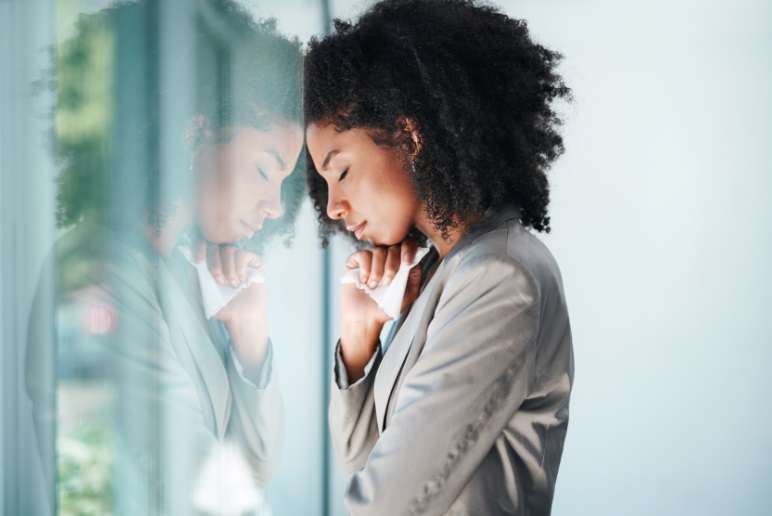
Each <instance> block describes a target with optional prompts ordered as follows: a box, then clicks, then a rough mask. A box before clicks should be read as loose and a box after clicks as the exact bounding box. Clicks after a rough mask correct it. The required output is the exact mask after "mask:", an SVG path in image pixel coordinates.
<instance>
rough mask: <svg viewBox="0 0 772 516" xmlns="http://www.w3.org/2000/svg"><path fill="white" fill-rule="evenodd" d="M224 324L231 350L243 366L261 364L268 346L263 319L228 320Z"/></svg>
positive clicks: (247, 367) (250, 366) (248, 366)
mask: <svg viewBox="0 0 772 516" xmlns="http://www.w3.org/2000/svg"><path fill="white" fill-rule="evenodd" d="M224 324H225V330H226V331H227V332H228V337H229V338H230V340H231V343H232V345H233V350H234V351H235V353H236V356H237V357H238V358H239V361H240V362H241V364H242V365H243V366H244V368H245V369H251V368H254V367H258V366H259V365H260V364H262V361H263V358H264V357H265V351H266V349H267V347H268V328H267V325H266V324H265V321H258V320H245V321H229V322H226V323H224Z"/></svg>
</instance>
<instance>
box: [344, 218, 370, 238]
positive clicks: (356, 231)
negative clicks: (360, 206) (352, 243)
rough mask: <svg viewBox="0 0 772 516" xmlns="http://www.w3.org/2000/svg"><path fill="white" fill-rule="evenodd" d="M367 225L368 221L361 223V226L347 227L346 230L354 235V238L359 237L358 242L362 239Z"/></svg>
mask: <svg viewBox="0 0 772 516" xmlns="http://www.w3.org/2000/svg"><path fill="white" fill-rule="evenodd" d="M366 225H367V221H364V222H360V223H359V224H355V225H351V226H346V229H347V230H349V231H351V232H352V233H354V236H355V237H357V240H361V239H362V232H363V231H364V229H365V226H366Z"/></svg>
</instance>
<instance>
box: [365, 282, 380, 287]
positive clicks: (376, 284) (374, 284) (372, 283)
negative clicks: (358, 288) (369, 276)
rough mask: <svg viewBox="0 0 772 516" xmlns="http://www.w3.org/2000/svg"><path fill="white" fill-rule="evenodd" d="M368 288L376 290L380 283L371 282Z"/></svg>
mask: <svg viewBox="0 0 772 516" xmlns="http://www.w3.org/2000/svg"><path fill="white" fill-rule="evenodd" d="M367 286H368V287H370V288H375V287H377V286H378V282H377V281H371V282H370V283H368V284H367Z"/></svg>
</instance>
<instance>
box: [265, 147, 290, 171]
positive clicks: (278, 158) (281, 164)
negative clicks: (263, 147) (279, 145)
mask: <svg viewBox="0 0 772 516" xmlns="http://www.w3.org/2000/svg"><path fill="white" fill-rule="evenodd" d="M266 152H268V154H270V155H271V156H273V157H274V159H275V160H276V162H277V163H278V164H279V168H280V169H281V170H282V171H284V170H286V168H287V165H285V164H284V160H283V159H281V156H280V155H279V153H278V152H276V151H275V150H274V149H268V150H267V151H266Z"/></svg>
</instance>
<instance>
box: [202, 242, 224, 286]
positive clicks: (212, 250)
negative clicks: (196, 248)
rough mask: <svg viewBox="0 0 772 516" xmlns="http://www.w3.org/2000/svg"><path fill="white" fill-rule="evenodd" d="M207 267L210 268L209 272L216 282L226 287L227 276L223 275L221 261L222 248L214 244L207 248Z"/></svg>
mask: <svg viewBox="0 0 772 516" xmlns="http://www.w3.org/2000/svg"><path fill="white" fill-rule="evenodd" d="M206 265H207V267H209V272H211V273H212V277H213V278H214V280H215V281H216V282H217V283H219V284H220V285H225V276H223V273H222V262H221V260H220V246H218V245H214V244H208V245H207V246H206Z"/></svg>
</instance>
